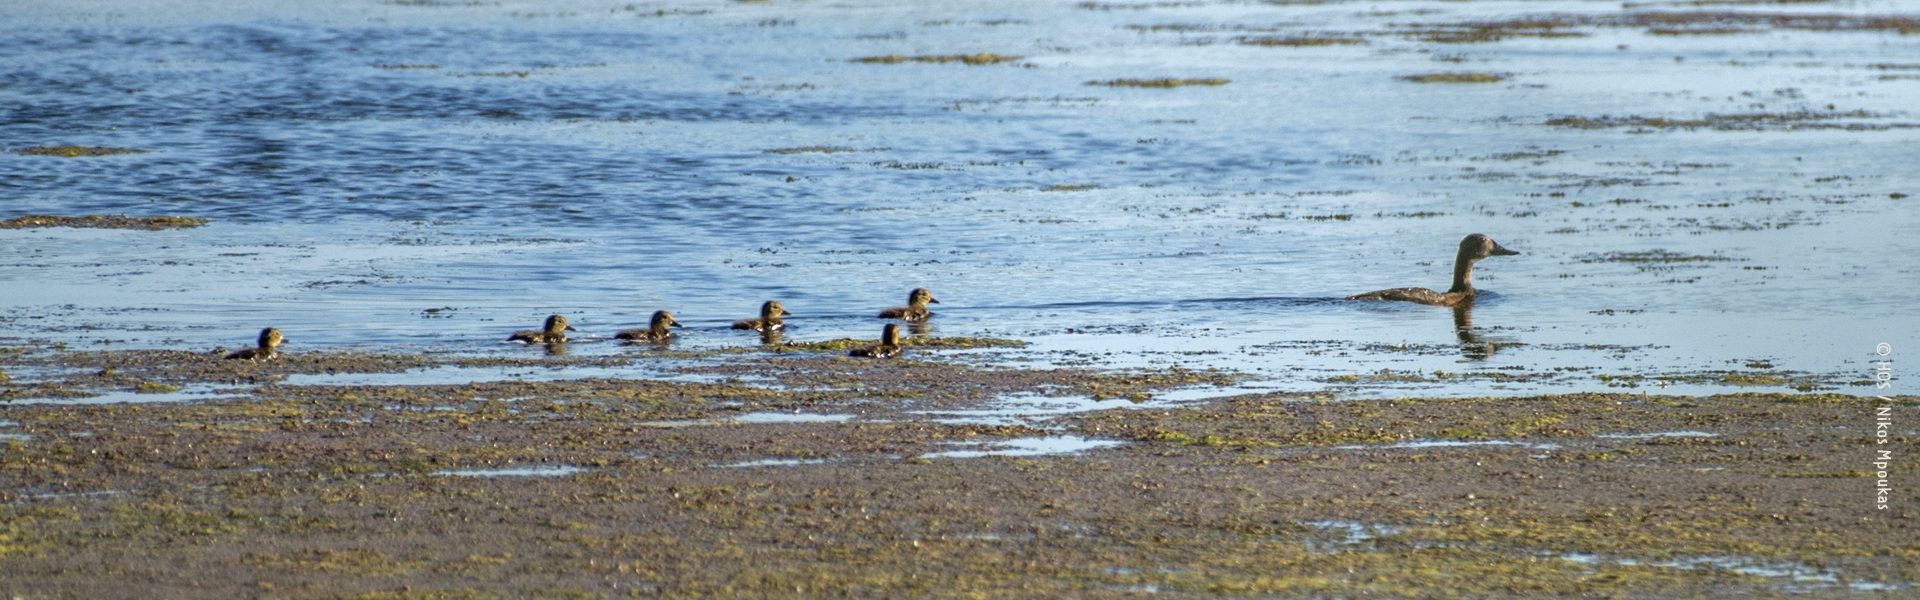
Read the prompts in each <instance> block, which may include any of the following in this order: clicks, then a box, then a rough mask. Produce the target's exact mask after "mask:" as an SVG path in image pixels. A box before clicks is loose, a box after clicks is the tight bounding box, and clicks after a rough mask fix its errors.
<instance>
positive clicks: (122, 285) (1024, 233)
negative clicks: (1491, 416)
mask: <svg viewBox="0 0 1920 600" xmlns="http://www.w3.org/2000/svg"><path fill="white" fill-rule="evenodd" d="M42 4H45V3H40V4H32V3H23V4H16V5H12V6H9V7H5V8H0V47H6V48H9V57H8V61H7V62H6V65H5V66H4V67H0V106H5V107H7V108H6V109H4V110H0V146H5V147H7V148H24V147H29V146H35V145H63V144H77V145H93V146H125V147H136V148H142V149H146V150H149V151H150V152H148V153H145V154H128V155H118V156H106V157H92V158H57V157H47V156H26V155H20V154H13V153H4V154H0V193H4V194H5V196H6V197H7V198H8V200H9V201H8V202H7V203H6V205H5V206H4V207H0V217H8V218H10V217H13V216H18V215H24V214H34V213H52V214H93V213H126V214H131V215H185V216H198V217H207V218H211V219H214V222H213V223H212V224H211V225H208V226H206V227H203V228H199V229H191V230H179V231H162V232H148V231H101V230H74V229H29V230H0V239H4V240H5V242H4V243H0V282H6V283H7V285H4V286H0V338H9V339H6V340H5V341H7V342H8V343H14V344H19V343H29V342H30V341H33V342H32V343H65V344H67V345H69V346H70V347H107V348H122V347H170V348H193V349H202V348H209V347H212V346H217V345H224V346H227V347H239V346H243V345H247V344H248V343H250V341H251V340H252V337H253V332H255V331H257V330H258V328H259V327H262V326H266V325H274V326H278V327H280V328H281V329H282V330H284V331H286V332H287V335H288V338H289V339H290V340H292V341H291V343H289V344H288V346H287V347H286V349H287V350H288V351H295V352H297V351H300V350H302V349H306V348H342V347H364V348H378V349H402V350H437V351H454V352H472V353H480V354H488V353H519V352H524V353H537V352H539V350H538V349H528V348H521V347H518V346H501V345H499V344H497V343H496V342H497V341H498V340H499V339H501V338H504V337H505V335H506V334H507V333H508V332H510V331H513V330H516V329H528V328H533V327H535V326H537V325H538V323H539V322H540V320H541V318H543V317H544V316H545V315H547V314H551V313H560V314H565V315H567V316H568V317H569V319H571V320H572V321H573V322H574V324H575V325H576V326H577V327H579V328H580V329H582V330H583V334H585V335H587V336H598V337H600V338H603V339H604V338H605V337H606V336H610V335H611V334H612V333H613V332H614V331H616V330H618V329H621V328H628V327H638V326H642V325H644V322H645V320H646V317H647V315H648V314H649V313H651V312H652V311H653V310H656V309H669V310H673V311H674V312H675V314H676V315H678V317H679V318H680V320H681V321H682V322H684V323H686V324H687V325H688V326H689V329H688V330H687V332H686V335H685V336H684V337H683V338H682V339H681V340H680V341H679V342H676V344H677V345H678V346H679V347H681V348H686V349H706V348H717V347H725V346H736V345H745V344H752V343H756V342H757V338H755V337H754V336H753V335H751V334H743V333H740V332H733V331H729V330H727V329H725V325H726V324H727V323H728V322H730V321H732V320H735V319H739V318H744V317H748V316H751V315H752V314H753V313H754V311H755V307H757V306H758V304H759V303H760V302H761V301H763V300H766V299H769V298H777V299H780V300H782V301H783V302H784V303H785V304H786V305H787V306H788V308H790V309H791V310H792V311H793V312H795V313H797V314H798V315H800V316H799V317H797V318H795V319H793V320H792V321H791V323H792V331H791V332H790V333H788V336H787V337H788V339H799V340H818V339H828V338H836V337H846V336H857V337H867V338H871V337H876V336H877V335H878V329H879V327H880V325H881V323H880V322H878V320H877V319H873V318H871V315H872V314H873V313H874V312H876V311H877V310H879V309H880V308H884V307H886V306H892V305H896V304H899V303H901V301H902V300H904V298H903V296H904V295H905V294H906V291H907V290H908V289H910V288H913V287H921V286H924V287H929V288H932V289H933V291H934V293H935V296H936V297H938V298H940V299H941V302H942V303H941V304H939V305H937V306H934V307H933V308H935V310H936V312H937V313H938V316H937V317H936V318H935V319H934V321H933V325H932V327H931V332H932V333H935V334H938V335H967V336H996V337H1014V338H1019V339H1024V340H1027V341H1029V342H1032V344H1033V345H1032V346H1031V347H1029V348H1028V349H1026V350H1023V351H1017V352H1002V353H991V354H990V355H989V356H988V357H987V359H988V360H1005V361H1009V362H1013V363H1015V364H1033V365H1043V366H1044V365H1071V366H1093V367H1109V368H1126V367H1141V366H1168V365H1180V366H1183V367H1187V368H1207V367H1217V368H1226V369H1234V370H1240V371H1245V372H1249V373H1252V374H1254V375H1257V376H1259V377H1261V378H1263V379H1264V381H1265V385H1266V386H1267V388H1268V389H1286V390H1332V391H1336V392H1340V393H1342V394H1345V395H1352V396H1367V395H1375V396H1377V395H1388V396H1391V395H1414V394H1446V395H1456V394H1516V393H1532V392H1538V391H1570V390H1607V389H1620V386H1622V385H1633V386H1637V389H1643V390H1644V389H1652V390H1659V391H1664V392H1678V393H1696V392H1710V391H1722V390H1728V389H1756V388H1740V387H1738V386H1731V385H1728V384H1727V383H1726V382H1727V381H1729V380H1728V379H1726V378H1719V377H1710V378H1706V379H1699V378H1695V379H1692V380H1679V379H1674V380H1672V381H1667V382H1665V383H1666V384H1667V385H1666V386H1664V387H1657V386H1658V385H1659V384H1658V382H1657V381H1656V380H1655V379H1640V380H1633V379H1626V380H1622V379H1617V378H1610V379H1602V378H1601V377H1600V376H1601V375H1607V376H1610V377H1612V376H1620V375H1629V376H1631V375H1640V376H1643V377H1657V376H1659V375H1663V374H1668V375H1671V374H1687V373H1694V374H1697V373H1701V372H1706V371H1716V370H1726V371H1732V372H1736V373H1745V372H1758V373H1776V374H1777V373H1779V372H1790V373H1787V374H1786V375H1787V376H1786V377H1785V378H1786V379H1793V378H1794V377H1798V376H1802V375H1804V374H1812V375H1820V376H1824V377H1825V380H1823V381H1821V382H1819V384H1818V385H1816V386H1813V387H1820V388H1830V387H1833V386H1834V385H1835V384H1837V383H1840V382H1844V381H1848V380H1855V379H1865V378H1866V375H1867V373H1868V369H1867V366H1866V361H1867V360H1869V359H1873V358H1875V355H1874V347H1875V344H1877V343H1880V342H1888V343H1891V344H1892V347H1894V348H1896V349H1898V348H1905V347H1908V346H1910V345H1911V343H1912V342H1913V341H1914V340H1913V334H1914V332H1915V331H1920V315H1916V314H1915V313H1913V312H1912V311H1911V310H1905V309H1910V308H1911V307H1912V306H1915V305H1920V277H1916V275H1915V271H1914V270H1913V268H1912V267H1911V266H1910V265H1909V264H1908V263H1909V262H1910V259H1911V257H1913V256H1917V255H1920V238H1916V237H1915V236H1912V235H1902V234H1903V233H1905V232H1910V231H1914V230H1916V226H1920V210H1916V209H1915V208H1914V203H1915V202H1920V198H1913V197H1900V198H1896V197H1895V196H1896V195H1911V194H1916V193H1920V175H1915V174H1914V169H1912V165H1913V164H1915V162H1916V161H1915V159H1916V158H1920V153H1917V152H1916V151H1915V150H1914V149H1915V148H1920V144H1916V141H1920V139H1916V138H1920V130H1916V129H1915V128H1913V127H1914V125H1915V124H1916V123H1920V116H1916V115H1914V114H1912V110H1913V105H1912V102H1911V101H1912V99H1913V98H1915V97H1920V77H1915V76H1914V75H1915V74H1917V73H1920V70H1916V69H1917V68H1920V46H1916V45H1914V44H1912V43H1910V39H1909V38H1910V37H1911V36H1901V35H1900V34H1898V33H1896V32H1891V31H1812V30H1799V29H1777V30H1770V31H1765V32H1762V33H1748V34H1729V35H1659V34H1655V33H1652V32H1651V31H1652V30H1651V29H1649V28H1647V27H1612V26H1604V25H1583V26H1578V27H1572V28H1570V31H1573V32H1576V33H1583V34H1586V35H1585V36H1584V37H1564V38H1537V37H1526V36H1518V37H1510V38H1507V39H1503V40H1501V41H1496V42H1485V43H1444V42H1436V41H1428V40H1423V39H1419V38H1418V36H1405V35H1399V34H1396V33H1395V32H1397V31H1405V30H1407V29H1408V25H1409V24H1413V23H1429V24H1431V23H1459V22H1467V21H1476V20H1497V19H1506V18H1514V17H1516V16H1525V15H1534V16H1538V15H1599V16H1617V15H1622V14H1630V13H1631V12H1632V11H1626V12H1623V11H1622V9H1620V7H1619V6H1618V5H1617V4H1614V5H1604V6H1602V5H1596V4H1594V3H1590V2H1524V3H1523V2H1488V1H1475V2H1451V1H1446V2H1441V1H1418V0H1415V1H1409V2H1402V3H1394V4H1392V5H1381V6H1374V5H1369V4H1361V3H1351V2H1334V3H1324V4H1286V3H1282V4H1242V3H1206V2H1202V3H1162V4H1141V5H1137V6H1136V5H1127V4H1099V3H1089V4H1081V3H1072V2H1060V3H1049V4H1034V3H1021V2H985V3H965V4H964V5H954V6H924V5H915V6H910V7H903V6H898V5H895V4H892V3H879V2H837V3H794V2H765V3H742V2H719V1H710V2H692V3H672V4H666V3H632V4H627V3H606V4H602V5H592V6H587V5H581V4H578V3H571V2H569V3H560V2H520V1H503V2H497V3H493V2H489V3H472V4H468V3H460V2H447V3H439V2H372V1H367V2H351V3H271V4H259V3H238V2H230V1H227V0H204V1H197V2H182V3H177V4H166V5H157V4H146V5H141V6H140V7H130V6H127V5H125V4H124V3H118V2H63V3H55V4H45V5H42ZM1907 8H1909V7H1906V6H1904V5H1902V4H1900V3H1896V2H1885V1H1882V2H1874V1H1862V2H1852V3H1845V4H1839V3H1835V4H1820V3H1815V4H1811V5H1783V6H1773V5H1760V6H1758V7H1741V8H1738V10H1741V11H1746V12H1749V13H1771V12H1799V13H1846V14H1856V15H1884V14H1903V13H1902V10H1904V9H1907ZM1711 10H1721V8H1719V7H1715V8H1713V9H1711ZM1727 10H1733V9H1727ZM214 15H221V16H214ZM1314 33H1318V34H1326V35H1350V36H1354V38H1355V39H1360V40H1362V41H1363V42H1364V43H1359V44H1350V45H1330V46H1317V47H1287V46H1280V47H1267V46H1257V45H1245V44H1241V43H1238V40H1239V39H1240V38H1243V37H1249V36H1251V37H1260V36H1282V37H1284V36H1289V35H1308V34H1314ZM983 52H991V53H997V54H1003V55H1018V56H1022V57H1024V58H1023V59H1021V60H1019V61H1014V62H1010V63H1002V64H993V65H980V66H969V65H965V64H961V63H957V62H954V63H946V64H929V63H915V62H908V63H902V64H874V63H859V62H853V60H852V59H855V58H860V57H867V56H879V55H890V54H897V55H906V56H915V55H950V54H975V53H983ZM1463 72H1474V73H1492V74H1500V75H1505V76H1507V77H1508V78H1507V79H1506V80H1504V81H1501V82H1498V83H1492V84H1460V83H1415V82H1412V81H1408V80H1403V79H1399V77H1403V76H1410V75H1419V74H1429V73H1463ZM1158 77H1179V78H1203V77H1216V78H1224V79H1228V80H1230V83H1228V84H1226V85H1222V86H1187V87H1177V88H1127V87H1108V86H1098V85H1086V83H1087V82H1089V81H1108V80H1113V79H1120V78H1158ZM1829 107H1830V108H1829ZM1759 113H1772V114H1789V115H1793V114H1799V115H1809V114H1811V115H1816V116H1818V115H1826V116H1821V117H1819V118H1815V119H1811V120H1809V121H1805V122H1799V121H1796V122H1793V123H1787V124H1776V125H1773V126H1762V127H1760V128H1758V130H1723V129H1724V128H1723V129H1716V128H1714V127H1711V126H1700V127H1691V128H1672V127H1659V126H1653V127H1646V126H1622V127H1604V128H1597V129H1583V128H1576V127H1566V126H1554V125H1548V124H1547V123H1548V121H1549V120H1550V119H1554V118H1556V117H1567V116H1575V117H1585V118H1588V119H1598V118H1600V117H1603V116H1607V117H1613V118H1626V117H1629V116H1637V117H1645V118H1649V119H1651V118H1667V119H1680V120H1684V119H1702V118H1704V117H1706V116H1707V115H1712V114H1720V115H1727V114H1759ZM1796 123H1797V125H1796ZM1809 123H1811V124H1814V125H1819V126H1818V127H1814V126H1808V124H1809ZM827 150H831V151H827ZM775 151H780V152H775ZM1471 232H1481V233H1486V234H1488V235H1490V236H1492V237H1493V238H1495V239H1496V240H1499V241H1500V243H1501V244H1503V245H1505V246H1507V247H1509V248H1512V249H1515V250H1518V251H1520V252H1522V253H1523V254H1522V255H1521V256H1515V257H1500V258H1494V259H1489V260H1488V261H1486V262H1483V263H1482V264H1481V265H1480V268H1479V269H1478V270H1477V271H1476V274H1475V282H1476V284H1477V285H1479V286H1480V287H1481V288H1482V289H1483V290H1489V291H1492V292H1495V294H1490V295H1489V296H1488V297H1485V298H1483V299H1482V300H1481V301H1480V302H1479V303H1478V305H1477V306H1476V307H1474V309H1473V310H1472V311H1471V313H1470V314H1458V315H1457V314H1456V313H1455V312H1454V311H1451V310H1448V309H1440V308H1432V307H1423V306H1407V305H1382V304H1369V303H1349V302H1345V301H1341V300H1339V298H1341V297H1343V296H1345V295H1348V294H1352V293H1357V292H1363V291H1367V290H1372V289H1378V288H1385V287H1398V286H1408V285H1418V286H1426V287H1436V288H1444V286H1445V285H1446V283H1447V277H1448V275H1449V273H1450V268H1451V266H1450V259H1451V256H1452V253H1453V249H1454V245H1455V244H1456V243H1457V242H1458V240H1459V239H1460V237H1462V236H1463V235H1465V234H1466V233H1471ZM100 340H111V341H112V342H111V344H104V345H103V344H100V343H99V342H100ZM569 346H570V348H569V352H570V353H571V354H574V355H599V354H614V353H624V352H630V351H633V350H632V348H633V347H631V346H623V345H619V344H614V343H604V342H603V343H586V344H582V343H575V344H570V345H569ZM1752 365H1766V366H1762V367H1756V366H1752ZM1382 369H1387V370H1388V371H1387V372H1385V373H1382ZM1435 371H1441V372H1443V373H1445V374H1450V375H1452V376H1451V377H1449V376H1444V375H1436V374H1435V373H1434V372H1435ZM1521 374H1530V375H1531V376H1530V377H1513V376H1514V375H1521ZM1796 374H1801V375H1796ZM423 381H424V380H423ZM1786 385H1791V384H1785V385H1783V384H1780V383H1778V382H1777V381H1775V382H1772V383H1762V384H1759V387H1758V388H1757V389H1773V390H1777V389H1781V388H1783V387H1785V386H1786ZM1840 389H1841V390H1842V391H1851V392H1857V393H1864V392H1866V391H1870V390H1871V388H1863V387H1844V386H1843V387H1841V388H1840Z"/></svg>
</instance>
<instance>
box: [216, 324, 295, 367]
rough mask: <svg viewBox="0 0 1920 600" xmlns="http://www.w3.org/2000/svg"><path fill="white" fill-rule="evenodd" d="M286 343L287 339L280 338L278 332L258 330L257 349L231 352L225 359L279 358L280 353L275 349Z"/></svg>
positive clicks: (276, 330)
mask: <svg viewBox="0 0 1920 600" xmlns="http://www.w3.org/2000/svg"><path fill="white" fill-rule="evenodd" d="M286 341H287V338H285V337H282V336H281V335H280V330H278V329H274V328H272V327H268V328H266V329H262V330H260V346H259V347H257V348H247V349H244V350H240V351H236V352H233V353H231V354H228V355H227V358H226V359H227V360H273V359H274V358H275V357H277V356H280V353H279V352H278V350H277V349H276V348H275V347H276V346H279V345H280V344H282V343H285V342H286Z"/></svg>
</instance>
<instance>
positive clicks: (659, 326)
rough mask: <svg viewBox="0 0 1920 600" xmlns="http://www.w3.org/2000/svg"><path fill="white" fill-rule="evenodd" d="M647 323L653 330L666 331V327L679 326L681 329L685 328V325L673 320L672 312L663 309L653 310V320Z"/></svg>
mask: <svg viewBox="0 0 1920 600" xmlns="http://www.w3.org/2000/svg"><path fill="white" fill-rule="evenodd" d="M649 325H650V328H651V329H653V330H654V331H666V330H667V328H668V327H680V328H681V329H686V327H682V326H681V325H680V322H679V321H675V320H673V313H670V312H667V311H664V310H657V311H654V312H653V321H652V323H650V324H649Z"/></svg>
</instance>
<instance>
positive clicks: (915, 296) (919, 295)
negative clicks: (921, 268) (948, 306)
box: [907, 288, 940, 306]
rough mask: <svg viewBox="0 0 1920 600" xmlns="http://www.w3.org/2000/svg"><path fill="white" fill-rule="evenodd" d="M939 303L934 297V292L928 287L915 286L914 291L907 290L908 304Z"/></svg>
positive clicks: (924, 304)
mask: <svg viewBox="0 0 1920 600" xmlns="http://www.w3.org/2000/svg"><path fill="white" fill-rule="evenodd" d="M939 303H940V301H939V300H935V299H934V298H933V292H932V291H929V290H927V288H913V291H911V292H907V306H926V305H928V304H939Z"/></svg>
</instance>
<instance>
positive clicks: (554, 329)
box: [546, 315, 579, 335]
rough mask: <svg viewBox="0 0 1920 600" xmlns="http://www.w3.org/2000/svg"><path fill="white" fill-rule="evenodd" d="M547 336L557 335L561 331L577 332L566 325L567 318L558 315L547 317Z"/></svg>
mask: <svg viewBox="0 0 1920 600" xmlns="http://www.w3.org/2000/svg"><path fill="white" fill-rule="evenodd" d="M546 330H547V335H559V334H560V332H561V331H579V330H578V329H574V328H573V326H572V325H568V324H567V318H566V317H562V316H560V315H553V316H551V317H547V326H546Z"/></svg>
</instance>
